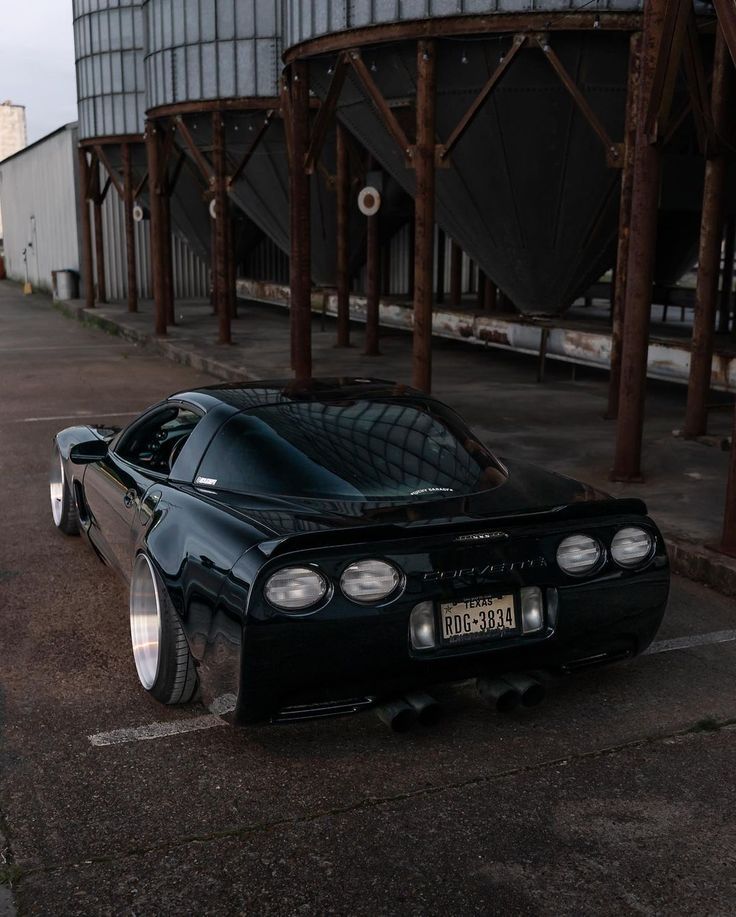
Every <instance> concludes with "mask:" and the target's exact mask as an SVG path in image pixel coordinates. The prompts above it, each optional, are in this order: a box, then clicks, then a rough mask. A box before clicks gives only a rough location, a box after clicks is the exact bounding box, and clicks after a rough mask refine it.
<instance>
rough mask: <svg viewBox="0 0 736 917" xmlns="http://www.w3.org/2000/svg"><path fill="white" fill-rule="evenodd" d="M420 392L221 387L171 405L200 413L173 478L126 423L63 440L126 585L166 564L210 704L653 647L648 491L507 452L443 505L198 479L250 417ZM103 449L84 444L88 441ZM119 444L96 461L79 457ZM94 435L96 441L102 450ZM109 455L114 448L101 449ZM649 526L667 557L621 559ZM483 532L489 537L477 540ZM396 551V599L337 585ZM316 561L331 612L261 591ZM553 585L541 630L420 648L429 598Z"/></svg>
mask: <svg viewBox="0 0 736 917" xmlns="http://www.w3.org/2000/svg"><path fill="white" fill-rule="evenodd" d="M424 397H425V396H422V395H420V394H419V393H417V392H415V391H413V390H408V389H405V388H403V387H401V386H396V385H394V384H392V383H385V382H380V381H376V380H345V381H343V380H321V381H319V380H318V381H315V382H313V383H311V384H307V385H305V384H302V383H294V382H273V383H255V384H242V385H234V386H218V387H213V388H211V389H202V390H198V391H193V392H186V393H180V394H177V395H175V396H172V398H170V399H168V400H167V401H166V402H163V405H164V406H166V405H174V406H179V407H183V408H185V409H186V410H194V411H196V412H197V413H199V414H201V415H202V419H201V420H200V421H199V423H198V424H197V426H196V427H195V428H194V431H193V432H192V433H191V435H190V436H189V438H188V439H187V440H186V442H185V444H184V445H183V448H182V449H181V451H180V453H179V455H178V457H177V458H176V460H175V462H174V465H173V468H171V470H170V472H169V473H168V474H163V473H158V472H155V471H152V470H151V469H150V468H141V467H138V466H136V465H134V464H132V463H131V462H130V461H127V460H125V459H123V458H122V457H121V456H120V454H119V453H118V451H117V447H118V446H119V444H120V443H121V442H123V441H124V438H125V437H126V436H127V435H128V431H130V430H131V429H133V428H134V427H135V425H136V424H138V423H141V422H142V420H143V421H145V419H146V418H149V417H150V416H151V415H152V412H155V411H156V410H158V409H159V408H160V407H161V406H160V405H159V406H156V407H154V408H152V409H151V411H150V412H146V414H144V415H142V419H141V418H139V419H137V420H136V421H134V423H133V424H131V425H130V426H129V427H128V428H126V430H124V431H119V430H116V429H113V428H106V427H97V428H96V427H72V428H69V429H67V430H64V431H62V432H61V433H59V434H58V435H57V438H56V442H57V446H58V449H59V451H60V454H61V456H62V459H63V461H64V464H65V471H66V475H67V480H68V481H69V482H71V485H72V487H73V493H74V495H75V498H76V500H77V503H78V506H79V510H80V519H81V522H82V527H83V531H84V534H85V535H86V537H87V538H88V539H89V541H90V542H91V544H92V545H93V546H94V548H95V550H96V551H97V552H98V554H99V555H100V556H101V557H102V558H103V559H104V560H105V561H106V562H107V563H108V564H110V565H111V566H113V567H114V568H116V569H117V570H118V572H119V573H120V574H121V575H122V576H123V577H124V578H125V579H126V580H129V579H130V576H131V570H132V567H133V562H134V559H135V556H136V555H137V553H138V552H140V551H145V552H146V553H147V554H148V555H149V557H150V558H151V559H152V561H153V562H154V564H155V565H156V567H157V569H158V571H159V573H160V574H161V577H162V579H163V582H164V584H165V586H166V588H167V590H168V592H169V595H170V597H171V600H172V603H173V605H174V607H175V609H176V611H177V612H178V614H179V615H180V617H181V621H182V624H183V626H184V629H185V632H186V635H187V638H188V641H189V645H190V648H191V651H192V654H193V656H194V658H195V660H196V662H197V665H198V672H199V678H200V684H201V688H202V694H203V699H204V700H205V702H210V701H211V700H213V699H214V698H216V697H218V696H221V695H222V694H233V695H235V696H236V697H237V705H236V710H235V715H234V720H235V721H236V722H241V723H249V722H259V721H264V720H268V719H270V718H272V717H273V716H275V715H277V714H278V712H279V711H280V710H282V709H283V708H284V707H287V706H291V705H295V704H310V703H316V702H328V701H329V702H337V701H343V700H345V699H348V698H365V697H370V698H375V699H377V700H380V699H385V698H389V697H391V696H392V695H395V694H396V693H397V692H402V691H405V690H408V689H410V688H416V687H423V686H425V685H430V684H432V683H436V682H443V681H453V680H458V679H463V678H468V677H470V676H474V675H479V674H489V673H503V672H508V671H518V670H520V669H536V668H546V669H555V670H561V671H572V670H574V669H575V668H578V667H583V666H585V665H588V664H596V663H598V662H604V661H609V660H613V659H616V658H621V657H623V656H628V655H634V654H636V653H639V652H641V651H642V650H644V649H645V648H646V646H647V645H648V644H649V643H650V641H651V640H652V639H653V637H654V635H655V634H656V632H657V629H658V627H659V624H660V621H661V619H662V616H663V613H664V609H665V606H666V602H667V596H668V591H669V568H668V562H667V554H666V550H665V546H664V543H663V540H662V537H661V535H660V533H659V531H658V530H657V527H656V525H655V523H654V522H653V521H652V520H651V519H649V518H648V516H647V515H646V507H645V506H644V504H643V503H642V502H641V501H639V500H614V499H612V498H610V497H607V496H606V495H605V494H602V493H600V492H598V491H595V490H592V489H591V488H589V487H587V486H585V485H583V484H580V483H579V482H577V481H573V480H571V479H568V478H564V477H561V476H559V475H556V474H552V473H549V472H546V471H544V470H543V469H540V468H536V467H534V466H531V465H527V464H525V463H520V462H515V461H510V460H509V461H505V465H506V467H507V468H508V472H509V475H508V478H507V480H506V481H505V482H504V483H502V484H501V485H500V486H497V487H495V488H494V489H489V490H486V491H482V492H480V493H475V494H471V495H465V496H453V497H451V498H449V499H442V500H424V501H418V502H411V503H406V502H403V503H394V504H383V505H379V504H369V503H347V502H345V501H340V502H335V501H326V500H314V499H310V500H306V499H296V498H284V497H274V496H269V495H264V494H232V493H223V492H218V491H216V490H215V489H213V488H209V487H202V486H196V485H195V484H194V483H193V482H194V481H195V480H196V474H197V468H198V466H199V463H200V460H201V458H202V455H203V454H204V453H205V451H206V449H207V447H208V446H209V444H210V442H211V441H212V439H213V437H214V436H215V434H216V433H217V431H218V430H219V429H220V428H221V426H222V424H223V423H225V422H226V421H227V420H228V418H230V417H231V416H233V415H234V414H235V413H237V412H239V411H243V410H249V409H250V408H252V407H255V406H258V405H264V404H273V403H281V402H288V401H290V400H302V399H308V400H316V401H320V400H324V401H326V402H327V401H329V402H331V403H334V402H336V401H337V402H339V401H341V400H350V399H361V400H371V399H380V400H382V401H386V400H395V401H397V402H402V401H403V400H404V399H412V400H413V402H415V403H416V402H417V400H418V399H419V400H422V399H424ZM85 443H86V444H88V445H87V446H86V447H85V445H84V444H85ZM103 443H104V444H106V445H107V449H106V450H105V454H104V457H102V458H101V459H100V460H99V461H96V462H89V463H85V464H76V463H74V462H73V461H72V460H71V458H70V452H71V450H72V448H73V447H75V446H79V447H80V452H86V453H87V455H89V454H90V453H93V452H94V450H95V448H97V449H98V450H100V444H103ZM89 444H92V445H91V446H90V445H89ZM100 451H102V450H100ZM631 524H634V525H640V526H644V527H646V528H648V529H649V530H650V531H651V533H652V535H653V537H654V539H655V551H654V554H653V556H652V558H651V559H650V560H649V562H648V563H647V564H646V565H645V566H644V568H643V569H640V570H633V571H632V570H624V569H622V568H620V567H618V566H617V565H616V564H615V563H614V562H613V560H612V559H611V558H610V555H609V553H608V547H609V546H610V542H611V539H612V537H613V535H614V534H615V532H616V531H617V530H618V529H619V528H621V527H624V526H626V525H631ZM574 533H584V534H589V535H591V536H593V537H595V538H597V539H598V540H599V541H600V543H601V545H602V546H603V548H604V552H605V556H604V559H603V561H602V563H601V565H600V566H599V568H598V569H597V570H596V571H595V572H594V573H593V574H591V575H589V576H586V577H572V576H568V575H566V574H565V573H563V572H562V571H561V570H560V569H559V567H558V566H557V563H556V560H555V555H556V551H557V546H558V545H559V542H560V541H561V540H562V538H564V537H565V536H566V535H568V534H574ZM479 534H480V535H485V536H486V537H484V538H482V539H481V540H474V539H473V537H472V536H475V535H479ZM367 557H381V558H386V559H388V560H390V561H391V562H393V563H394V564H396V566H398V567H399V568H400V569H401V570H402V571H403V574H404V576H405V584H404V588H403V590H402V591H401V594H400V595H399V596H398V597H397V598H396V599H395V600H393V601H390V602H386V603H384V604H379V605H377V606H365V605H358V604H356V603H355V602H352V601H350V600H349V599H348V598H346V597H345V596H344V595H343V594H342V593H341V591H340V589H339V586H337V583H338V582H339V577H340V574H341V572H342V570H343V569H344V568H345V567H346V566H347V565H348V564H349V563H350V562H352V561H355V560H357V559H361V558H367ZM295 563H297V564H300V565H303V564H305V563H307V564H314V565H316V566H318V567H319V568H320V570H321V571H322V572H323V573H324V574H325V575H326V576H327V577H328V579H329V580H330V582H331V583H332V584H333V585H334V588H333V589H331V591H330V593H329V595H328V597H327V599H326V600H325V601H324V602H323V603H322V604H321V605H320V606H318V608H317V610H315V611H313V612H311V613H309V614H306V615H301V616H298V617H296V616H293V615H289V614H286V613H283V612H280V611H278V610H276V609H275V608H273V607H271V606H270V605H269V604H268V602H267V601H266V600H265V599H264V597H263V591H262V590H263V584H264V582H265V579H266V578H267V577H268V575H269V574H270V573H271V572H273V571H275V570H277V569H279V568H281V567H284V566H290V565H292V564H295ZM525 585H535V586H539V587H540V588H541V589H542V591H543V594H544V596H545V624H544V629H543V630H542V631H541V632H540V633H539V634H534V635H528V636H515V637H509V638H505V639H503V640H500V641H499V640H495V641H494V640H487V641H480V642H478V643H472V644H461V645H440V646H438V647H436V648H435V649H432V650H422V651H417V650H413V649H412V648H411V646H410V643H409V635H408V620H409V614H410V612H411V609H412V608H413V607H414V606H415V605H416V604H417V603H418V602H421V601H431V602H433V603H434V604H435V608H436V607H437V605H438V603H439V602H441V601H453V600H462V599H464V598H468V597H474V596H479V595H485V594H488V593H492V592H494V591H499V592H503V591H514V592H516V591H517V590H518V589H520V588H521V587H522V586H525Z"/></svg>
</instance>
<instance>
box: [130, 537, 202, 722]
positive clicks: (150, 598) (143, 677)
mask: <svg viewBox="0 0 736 917" xmlns="http://www.w3.org/2000/svg"><path fill="white" fill-rule="evenodd" d="M130 638H131V641H132V644H133V658H134V660H135V667H136V670H137V671H138V678H139V680H140V683H141V684H142V685H143V687H144V688H145V689H146V691H148V693H149V694H151V695H152V696H153V697H155V698H156V700H158V701H161V703H162V704H186V703H187V702H188V701H190V700H191V699H192V697H193V695H194V692H195V691H196V689H197V670H196V668H195V666H194V660H193V659H192V654H191V653H190V651H189V644H188V643H187V638H186V636H185V634H184V630H183V628H182V626H181V622H180V621H179V618H178V616H177V614H176V612H175V611H174V607H173V605H172V604H171V599H170V598H169V596H168V593H167V591H166V587H165V586H164V585H163V583H162V582H161V579H160V577H159V575H158V574H157V572H156V570H155V569H154V566H153V564H152V563H151V560H150V558H149V557H148V556H147V555H146V554H139V555H138V557H137V558H136V560H135V564H134V566H133V577H132V579H131V582H130Z"/></svg>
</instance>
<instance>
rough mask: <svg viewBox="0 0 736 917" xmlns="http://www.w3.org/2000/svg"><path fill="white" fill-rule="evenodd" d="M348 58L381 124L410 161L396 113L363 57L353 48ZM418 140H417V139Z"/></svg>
mask: <svg viewBox="0 0 736 917" xmlns="http://www.w3.org/2000/svg"><path fill="white" fill-rule="evenodd" d="M348 60H349V61H350V63H351V65H352V67H353V70H354V71H355V73H356V75H357V77H358V79H359V80H360V82H361V83H362V85H363V88H364V89H365V91H366V93H367V94H368V98H369V99H370V100H371V102H373V106H374V108H375V109H376V111H377V112H378V116H379V117H380V119H381V121H382V123H383V126H384V127H385V128H386V130H387V131H388V133H389V134H390V135H391V137H393V139H394V141H395V143H396V145H397V146H398V147H399V149H400V150H401V151H402V153H403V154H404V155H405V156H406V158H407V160H408V161H411V159H412V156H413V153H412V149H411V146H410V144H409V141H408V139H407V137H406V134H405V133H404V129H403V128H402V127H401V125H400V124H399V122H398V120H397V119H396V115H395V114H394V113H393V111H392V110H391V109H390V108H389V105H388V102H387V101H386V100H385V99H384V97H383V94H382V92H381V90H380V89H379V88H378V86H377V85H376V81H375V80H374V79H373V77H372V76H371V74H370V71H369V70H368V68H367V67H366V65H365V62H364V61H363V58H362V57H361V56H360V51H358V50H357V49H356V48H354V49H353V50H352V51H350V52H349V54H348ZM417 142H418V141H417Z"/></svg>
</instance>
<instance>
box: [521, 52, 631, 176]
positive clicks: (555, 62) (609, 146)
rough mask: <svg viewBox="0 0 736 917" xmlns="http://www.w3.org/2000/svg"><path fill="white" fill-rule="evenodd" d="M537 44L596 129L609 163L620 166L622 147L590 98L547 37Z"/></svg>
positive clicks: (592, 126)
mask: <svg viewBox="0 0 736 917" xmlns="http://www.w3.org/2000/svg"><path fill="white" fill-rule="evenodd" d="M537 44H538V45H539V47H540V48H541V49H542V51H543V52H544V56H545V57H546V58H547V60H548V61H549V62H550V64H551V65H552V69H553V70H554V71H555V73H556V74H557V76H558V77H559V78H560V82H561V83H562V85H563V86H564V87H565V89H567V91H568V92H569V93H570V95H571V96H572V99H573V101H574V102H575V104H576V105H577V107H578V108H579V109H580V111H581V112H582V115H583V117H584V118H585V120H586V121H587V122H588V124H589V125H590V126H591V128H592V129H593V130H594V131H595V133H596V134H597V135H598V138H599V139H600V141H601V143H602V144H603V148H604V150H605V153H606V159H607V161H608V163H609V165H612V166H618V165H620V164H621V158H622V154H621V149H620V147H619V145H618V144H616V143H614V142H613V140H611V138H610V137H609V136H608V131H607V130H606V128H605V126H604V125H603V122H602V121H601V120H600V118H599V117H598V115H597V114H596V113H595V112H594V111H593V109H592V108H591V107H590V105H589V104H588V100H587V99H586V98H585V96H584V95H583V94H582V92H581V91H580V90H579V89H578V87H577V85H576V83H575V80H573V78H572V77H571V76H570V74H569V73H568V72H567V70H565V67H564V65H563V63H562V61H561V60H560V59H559V57H558V56H557V54H556V53H555V52H554V50H553V49H552V47H551V46H550V44H549V41H548V39H547V38H538V39H537Z"/></svg>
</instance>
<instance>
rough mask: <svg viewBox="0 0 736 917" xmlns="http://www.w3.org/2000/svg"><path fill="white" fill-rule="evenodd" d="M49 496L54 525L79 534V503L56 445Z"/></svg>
mask: <svg viewBox="0 0 736 917" xmlns="http://www.w3.org/2000/svg"><path fill="white" fill-rule="evenodd" d="M49 496H50V497H51V515H52V516H53V518H54V525H55V526H56V528H57V529H60V530H61V531H62V532H64V534H65V535H78V534H79V515H78V513H77V504H76V501H75V499H74V495H73V494H72V491H71V488H70V486H69V482H68V481H67V479H66V473H65V471H64V462H63V461H62V458H61V454H60V453H59V450H58V448H57V447H56V446H54V449H53V452H52V454H51V469H50V471H49Z"/></svg>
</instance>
